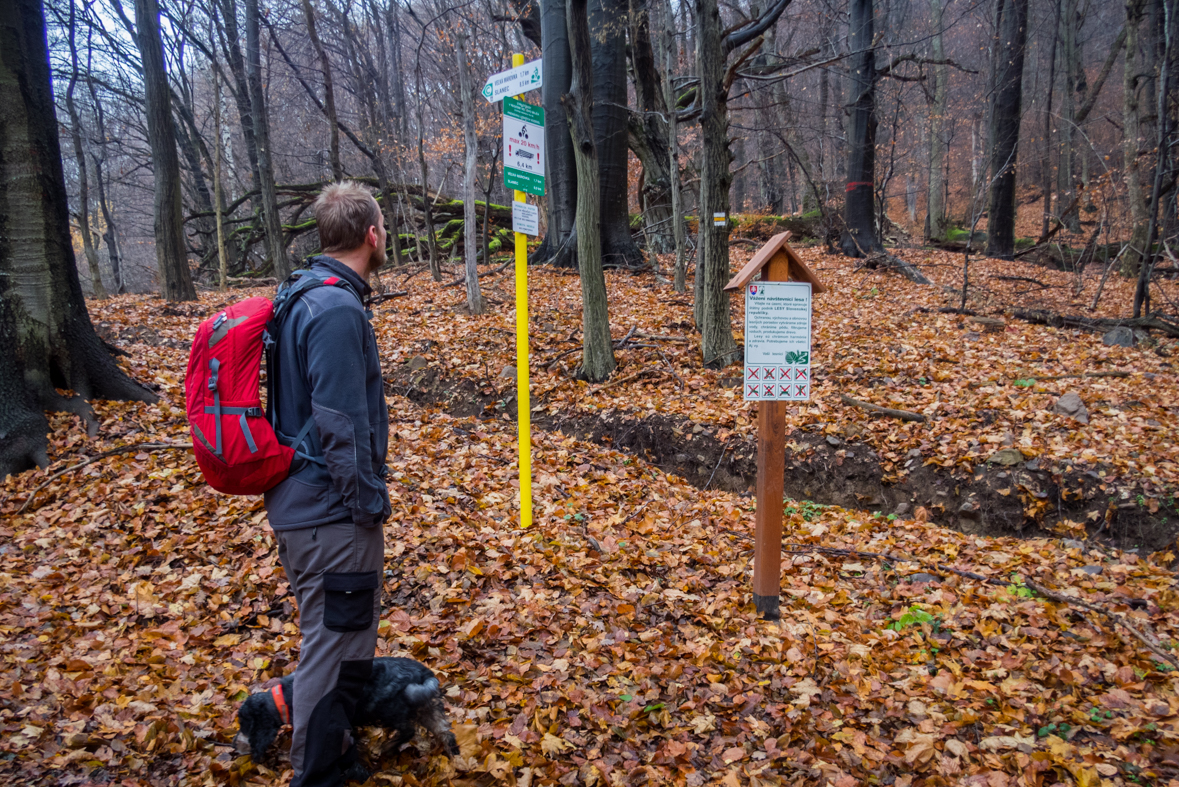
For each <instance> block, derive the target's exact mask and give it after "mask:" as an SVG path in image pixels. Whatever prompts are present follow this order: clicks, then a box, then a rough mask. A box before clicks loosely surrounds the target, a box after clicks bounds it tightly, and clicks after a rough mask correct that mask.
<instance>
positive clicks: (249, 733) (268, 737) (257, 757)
mask: <svg viewBox="0 0 1179 787" xmlns="http://www.w3.org/2000/svg"><path fill="white" fill-rule="evenodd" d="M237 723H238V727H240V728H241V735H243V736H245V739H246V741H247V742H248V743H249V747H250V759H252V760H253V761H254V762H256V763H260V762H262V758H263V757H265V756H266V750H267V749H269V748H270V745H271V744H272V743H274V739H275V737H277V736H278V731H279V729H280V727H281V726H282V724H281V722H280V721H279V719H278V711H277V710H276V709H275V708H274V700H272V699H271V697H270V694H269V692H266V693H262V694H253V695H251V696H250V697H248V698H247V699H246V701H245V702H243V703H242V706H241V707H240V708H238V710H237Z"/></svg>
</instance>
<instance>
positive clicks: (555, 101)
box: [530, 0, 577, 268]
mask: <svg viewBox="0 0 1179 787" xmlns="http://www.w3.org/2000/svg"><path fill="white" fill-rule="evenodd" d="M566 16H567V14H566V8H565V0H541V4H540V31H541V41H542V42H543V44H544V46H543V48H542V50H541V53H542V57H543V59H544V84H543V85H542V86H541V89H540V92H541V103H542V104H543V105H544V124H545V128H544V139H545V157H546V159H547V163H546V164H545V181H544V185H545V200H546V204H547V207H548V229H547V230H546V232H545V236H544V240H543V241H541V244H540V248H538V249H537V250H536V251H535V252H534V253H533V255H532V258H531V259H530V262H532V263H534V264H539V263H550V264H552V265H556V266H559V267H562V268H572V267H575V266H576V265H577V238H576V237H575V235H574V231H575V226H574V222H575V219H576V216H577V163H576V162H575V161H574V157H573V137H572V136H571V135H570V133H569V118H568V116H567V115H566V114H565V108H564V106H563V105H562V103H561V101H562V96H564V95H565V94H566V93H568V92H569V86H570V85H571V84H572V80H573V61H572V57H571V54H570V52H569V26H568V23H567V21H566Z"/></svg>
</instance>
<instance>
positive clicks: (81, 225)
mask: <svg viewBox="0 0 1179 787" xmlns="http://www.w3.org/2000/svg"><path fill="white" fill-rule="evenodd" d="M76 19H77V14H76V9H75V7H74V4H73V2H72V0H71V2H70V18H69V25H68V27H69V31H68V35H69V43H70V66H71V70H70V84H69V87H67V88H66V109H67V111H68V112H69V116H70V139H71V141H72V142H73V143H74V158H75V159H76V160H77V162H78V214H77V215H78V233H79V234H80V235H81V236H82V250H83V252H84V253H85V255H86V264H87V266H88V267H89V268H90V287H91V289H92V290H93V291H94V297H95V298H99V299H103V298H106V287H104V286H103V285H102V272H101V271H100V270H99V269H98V252H97V251H95V250H94V236H93V235H92V234H91V232H90V184H89V182H88V180H87V174H88V173H87V164H86V151H85V150H84V149H83V147H82V117H81V115H80V114H79V113H78V108H77V106H76V105H75V104H74V88H75V87H77V85H78V46H77V39H76V37H75V36H76V31H77V26H76V24H75V22H76Z"/></svg>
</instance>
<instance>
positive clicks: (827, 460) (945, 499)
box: [387, 364, 1179, 553]
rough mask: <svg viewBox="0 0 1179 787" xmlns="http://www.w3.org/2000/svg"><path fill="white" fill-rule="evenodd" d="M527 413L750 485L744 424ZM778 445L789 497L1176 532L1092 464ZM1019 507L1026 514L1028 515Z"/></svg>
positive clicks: (1166, 517)
mask: <svg viewBox="0 0 1179 787" xmlns="http://www.w3.org/2000/svg"><path fill="white" fill-rule="evenodd" d="M387 379H388V380H389V382H388V384H387V390H388V392H389V393H390V394H394V395H399V396H405V397H407V398H408V399H410V400H411V401H413V402H415V403H418V404H427V405H435V406H441V407H442V408H443V409H445V410H446V412H448V413H449V414H451V415H454V416H458V417H470V416H486V417H495V416H498V415H502V414H503V413H504V412H507V413H508V414H509V415H511V416H512V417H513V418H514V417H515V411H516V404H515V398H514V396H512V395H510V394H509V395H508V398H506V399H504V398H501V396H500V395H499V394H498V393H495V392H494V389H493V388H492V387H491V386H490V385H488V384H487V383H483V384H480V383H477V382H475V381H473V380H469V379H463V378H460V379H453V378H444V377H442V376H441V375H440V374H439V373H438V371H437V370H436V369H434V368H432V367H429V366H426V367H424V368H417V369H411V368H410V366H409V365H405V364H403V365H400V366H398V367H396V368H395V369H394V370H393V373H392V374H391V375H389V376H387ZM488 391H491V392H490V393H488ZM532 425H533V427H534V428H536V429H539V430H544V431H560V432H561V433H563V434H566V435H569V436H573V437H577V438H579V439H583V440H592V441H593V442H595V443H598V444H601V445H607V446H610V447H612V448H615V449H617V450H620V451H625V452H627V453H631V454H633V455H635V456H637V457H641V458H643V459H644V460H646V461H648V462H650V463H651V464H654V465H656V466H657V467H659V468H660V469H662V470H664V471H665V472H668V473H673V474H675V475H678V476H680V477H681V478H683V479H684V480H686V481H688V482H689V483H690V484H692V485H693V486H695V487H697V488H699V489H721V490H725V491H729V492H735V493H738V494H742V495H750V496H752V495H753V493H754V488H755V483H756V481H757V440H756V436H753V435H751V436H749V437H744V436H737V435H731V434H730V435H729V436H728V437H727V439H725V440H721V439H720V438H718V437H717V431H718V430H717V429H716V428H715V427H713V426H709V425H707V424H703V423H697V422H693V421H691V420H689V419H687V418H684V417H681V416H667V415H662V414H656V415H644V416H637V415H634V414H630V413H626V412H622V411H618V410H609V411H604V412H601V413H595V414H582V413H576V414H569V415H566V414H562V413H558V414H556V415H552V414H539V413H534V415H533V418H532ZM726 431H727V430H726ZM786 446H787V448H786V472H785V496H786V497H787V498H790V499H793V500H805V501H811V502H813V503H818V504H821V505H838V506H842V507H843V508H848V509H858V510H861V511H864V512H866V513H867V514H868V515H872V514H879V515H881V516H887V515H889V514H896V515H898V516H902V517H912V516H914V514H915V512H916V511H917V509H918V508H924V509H925V511H926V512H927V514H928V515H929V519H930V521H933V522H936V523H937V524H940V525H942V526H945V527H949V528H953V529H955V530H958V531H960V532H963V533H967V534H977V535H986V536H1023V537H1035V536H1053V535H1059V533H1057V532H1054V531H1053V528H1054V527H1055V526H1056V525H1057V524H1058V523H1060V522H1062V521H1065V520H1067V521H1070V522H1083V523H1085V525H1086V531H1087V534H1088V536H1089V537H1091V538H1099V539H1101V540H1103V541H1107V542H1109V543H1111V544H1113V545H1114V546H1117V547H1119V548H1121V549H1135V550H1139V551H1141V552H1144V553H1146V552H1155V551H1159V550H1162V549H1166V548H1168V547H1171V546H1172V545H1174V543H1175V541H1176V536H1177V535H1179V509H1177V508H1176V507H1175V506H1176V503H1175V499H1174V498H1173V497H1172V498H1171V499H1170V502H1169V504H1168V505H1169V506H1170V508H1168V507H1167V506H1162V507H1160V508H1159V509H1158V511H1157V512H1156V513H1151V512H1150V511H1149V510H1148V508H1147V507H1146V506H1145V505H1144V503H1145V497H1144V496H1143V495H1141V490H1140V489H1138V488H1136V487H1133V486H1117V487H1114V486H1111V485H1109V484H1107V483H1106V482H1105V481H1104V479H1103V477H1102V470H1103V468H1101V467H1096V466H1094V467H1086V468H1084V469H1078V468H1077V467H1075V466H1071V467H1069V468H1066V469H1064V470H1061V469H1059V468H1051V467H1045V466H1043V465H1042V464H1041V463H1040V462H1039V461H1038V460H1035V459H1033V460H1031V461H1024V462H1019V463H1017V464H1014V465H1010V466H1002V465H994V464H985V463H984V464H980V465H977V466H976V467H975V468H974V469H973V472H970V473H965V472H953V471H951V470H948V469H945V468H942V467H940V466H938V465H935V464H928V465H927V464H925V460H926V459H927V458H928V457H925V456H923V455H921V454H920V452H919V451H917V450H916V449H914V450H913V451H911V452H910V454H909V455H908V456H907V457H906V458H905V460H904V462H903V465H904V469H905V473H904V475H903V476H902V478H901V480H900V481H897V482H895V483H885V481H884V475H885V473H884V468H883V466H882V463H881V460H880V457H879V456H878V455H877V454H876V452H875V451H874V450H873V449H872V447H871V446H869V445H868V444H866V443H863V442H855V441H847V440H843V439H841V438H836V437H833V436H829V435H828V436H824V435H822V434H819V433H818V432H814V431H806V430H798V431H794V432H791V433H789V434H788V435H787V436H786ZM1029 510H1035V511H1036V512H1037V513H1036V516H1034V517H1032V516H1029V515H1028V513H1027V511H1029ZM1073 535H1074V537H1077V536H1079V535H1080V534H1079V533H1075V534H1073Z"/></svg>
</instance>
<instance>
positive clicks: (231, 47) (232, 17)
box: [217, 0, 262, 256]
mask: <svg viewBox="0 0 1179 787" xmlns="http://www.w3.org/2000/svg"><path fill="white" fill-rule="evenodd" d="M217 4H218V7H219V8H220V11H221V13H220V15H219V16H220V20H221V24H222V25H223V26H224V29H225V40H224V44H225V59H226V62H227V63H228V64H229V72H230V73H231V74H232V75H233V82H232V83H230V82H226V87H227V88H228V89H229V92H230V93H231V94H233V100H234V103H235V104H237V115H238V120H239V122H240V123H241V129H242V139H244V140H245V143H246V145H245V147H246V158H247V159H248V160H249V163H250V178H251V182H252V183H253V186H254V188H253V191H254V192H256V193H255V195H254V196H252V197H251V198H250V206H251V207H252V208H253V210H254V211H256V212H259V213H260V212H261V211H262V196H261V186H262V177H261V175H260V174H259V172H258V140H257V139H255V137H254V109H253V107H252V106H251V104H250V86H249V79H248V78H247V76H246V58H245V55H243V54H242V48H241V41H240V36H239V31H238V25H237V2H236V0H217ZM243 256H248V250H243Z"/></svg>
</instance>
